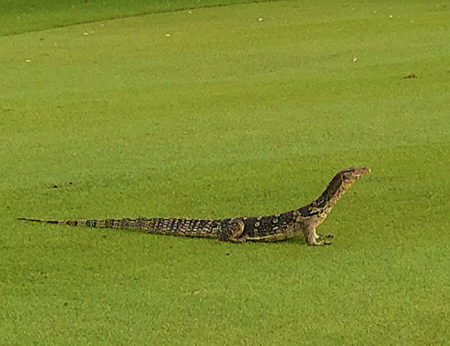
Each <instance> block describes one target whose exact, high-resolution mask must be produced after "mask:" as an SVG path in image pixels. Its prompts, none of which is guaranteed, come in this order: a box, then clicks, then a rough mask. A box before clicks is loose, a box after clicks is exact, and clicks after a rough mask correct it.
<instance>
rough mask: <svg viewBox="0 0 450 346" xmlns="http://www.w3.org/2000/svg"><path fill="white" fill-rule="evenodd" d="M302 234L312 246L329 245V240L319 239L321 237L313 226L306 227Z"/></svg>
mask: <svg viewBox="0 0 450 346" xmlns="http://www.w3.org/2000/svg"><path fill="white" fill-rule="evenodd" d="M303 234H304V235H305V239H306V242H307V243H308V244H309V245H313V246H322V245H331V243H330V242H328V241H325V240H320V239H321V237H320V236H319V235H318V234H317V232H316V229H315V228H314V227H306V229H305V230H304V232H303Z"/></svg>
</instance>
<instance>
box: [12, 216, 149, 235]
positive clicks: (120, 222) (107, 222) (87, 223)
mask: <svg viewBox="0 0 450 346" xmlns="http://www.w3.org/2000/svg"><path fill="white" fill-rule="evenodd" d="M17 220H21V221H31V222H40V223H51V224H58V225H68V226H78V227H79V226H84V227H96V228H114V229H131V230H139V231H144V232H149V231H151V228H152V226H153V225H154V224H155V219H104V220H64V221H60V220H41V219H28V218H23V217H19V218H17Z"/></svg>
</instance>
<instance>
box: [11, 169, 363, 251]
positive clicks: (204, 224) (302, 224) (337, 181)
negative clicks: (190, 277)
mask: <svg viewBox="0 0 450 346" xmlns="http://www.w3.org/2000/svg"><path fill="white" fill-rule="evenodd" d="M369 172H370V169H369V168H367V167H350V168H346V169H343V170H341V171H339V172H338V173H337V174H336V175H335V176H334V177H333V179H332V180H331V181H330V183H329V184H328V186H327V188H326V189H325V191H324V192H323V193H322V194H321V195H320V196H319V198H317V199H316V200H314V201H312V202H311V203H309V204H307V205H305V206H303V207H301V208H299V209H294V210H291V211H288V212H285V213H282V214H276V215H268V216H255V217H233V218H225V219H216V220H206V219H186V218H159V217H157V218H136V219H130V218H123V219H103V220H68V221H56V220H41V219H28V218H18V220H25V221H35V222H43V223H50V224H64V225H69V226H86V227H98V228H113V229H124V230H137V231H141V232H144V233H158V234H168V235H176V236H185V237H204V238H213V239H217V240H221V241H230V242H235V243H242V242H245V241H262V242H272V241H281V240H286V239H291V238H296V237H299V236H301V235H303V236H304V237H305V240H306V242H307V243H308V244H309V245H316V246H320V245H330V242H329V241H326V240H325V239H324V238H331V237H332V235H331V234H329V235H327V236H325V237H323V236H321V235H319V234H318V233H317V232H316V228H317V227H318V226H319V225H320V224H321V223H322V222H323V221H324V220H325V219H326V218H327V216H328V214H329V213H330V211H331V209H332V208H333V207H334V206H335V204H336V202H337V201H338V200H339V199H340V198H341V197H342V195H343V194H344V193H345V192H346V191H347V190H348V189H349V188H350V187H351V186H352V184H353V183H354V182H356V181H357V180H358V179H360V178H361V177H362V176H364V175H366V174H368V173H369Z"/></svg>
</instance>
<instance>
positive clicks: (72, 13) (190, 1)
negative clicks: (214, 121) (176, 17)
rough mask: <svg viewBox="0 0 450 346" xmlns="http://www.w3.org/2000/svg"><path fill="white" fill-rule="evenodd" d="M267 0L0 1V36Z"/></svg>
mask: <svg viewBox="0 0 450 346" xmlns="http://www.w3.org/2000/svg"><path fill="white" fill-rule="evenodd" d="M264 1H269V0H151V1H145V0H2V1H1V2H0V23H2V25H1V26H0V36H1V35H14V34H19V33H23V32H29V31H36V30H45V29H51V28H55V27H62V26H67V25H73V24H80V23H87V22H94V21H98V20H105V19H114V18H123V17H130V16H141V15H144V14H150V13H162V12H170V11H175V10H185V9H194V8H202V7H214V6H224V5H235V4H242V3H248V2H264Z"/></svg>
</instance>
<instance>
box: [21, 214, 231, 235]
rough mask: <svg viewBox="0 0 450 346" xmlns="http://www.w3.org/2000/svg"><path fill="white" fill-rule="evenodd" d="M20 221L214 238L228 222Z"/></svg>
mask: <svg viewBox="0 0 450 346" xmlns="http://www.w3.org/2000/svg"><path fill="white" fill-rule="evenodd" d="M17 220H21V221H31V222H40V223H51V224H58V225H69V226H84V227H95V228H113V229H125V230H135V231H140V232H144V233H159V234H168V235H181V236H190V237H206V238H216V237H217V231H218V229H219V228H221V227H223V225H222V223H224V224H225V225H227V224H228V221H227V220H197V219H166V218H150V219H146V218H138V219H128V218H125V219H104V220H67V221H58V220H41V219H28V218H23V217H20V218H17Z"/></svg>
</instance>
